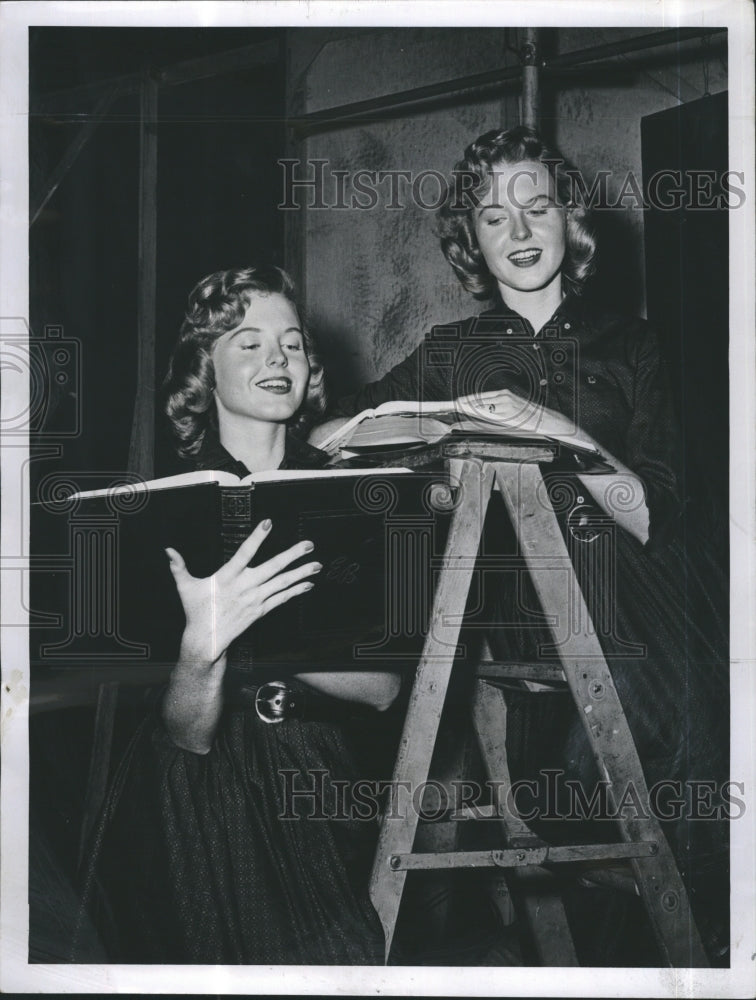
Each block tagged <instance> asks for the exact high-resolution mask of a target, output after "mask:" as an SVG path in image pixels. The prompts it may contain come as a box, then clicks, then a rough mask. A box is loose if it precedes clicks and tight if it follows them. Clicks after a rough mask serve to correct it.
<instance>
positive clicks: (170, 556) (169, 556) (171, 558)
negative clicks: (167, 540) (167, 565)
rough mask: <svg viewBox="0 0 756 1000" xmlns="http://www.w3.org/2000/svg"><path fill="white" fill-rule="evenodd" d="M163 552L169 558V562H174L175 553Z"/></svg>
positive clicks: (165, 550) (166, 550)
mask: <svg viewBox="0 0 756 1000" xmlns="http://www.w3.org/2000/svg"><path fill="white" fill-rule="evenodd" d="M163 551H164V552H165V554H166V555H167V556H168V562H173V553H172V552H169V551H168V549H163Z"/></svg>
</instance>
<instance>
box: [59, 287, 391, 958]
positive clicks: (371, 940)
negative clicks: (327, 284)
mask: <svg viewBox="0 0 756 1000" xmlns="http://www.w3.org/2000/svg"><path fill="white" fill-rule="evenodd" d="M322 380H323V379H322V368H321V366H320V364H319V362H318V360H317V358H316V356H315V353H314V350H313V344H312V341H311V339H310V337H309V335H308V334H307V332H306V330H305V328H304V325H303V323H302V321H301V318H300V315H299V311H298V309H297V306H296V303H295V300H294V292H293V286H292V283H291V280H290V279H289V277H288V276H287V275H286V274H285V273H284V272H283V271H281V270H279V269H278V268H244V269H238V270H230V271H221V272H218V273H216V274H212V275H210V276H208V277H207V278H205V279H204V280H202V281H200V283H199V284H198V285H197V286H196V288H195V289H194V291H193V292H192V293H191V295H190V298H189V308H188V311H187V314H186V318H185V320H184V324H183V326H182V328H181V335H180V337H179V340H178V343H177V345H176V348H175V350H174V352H173V356H172V358H171V363H170V370H169V372H168V376H167V378H166V383H165V391H166V412H167V414H168V417H169V419H170V421H171V424H172V427H173V430H174V432H175V435H176V439H177V445H178V450H179V452H180V453H181V454H182V455H183V456H184V457H185V458H189V459H190V460H191V462H192V463H193V464H194V465H195V466H196V467H197V468H204V469H216V470H220V471H230V472H233V473H236V474H237V475H239V476H245V475H247V474H248V473H249V472H260V471H264V470H267V469H277V468H280V469H292V468H294V469H296V468H304V469H307V468H319V467H321V466H323V465H324V463H325V461H326V460H327V456H326V455H324V454H323V452H319V451H318V450H317V449H316V448H313V447H311V446H310V445H308V444H307V443H306V442H304V441H303V440H302V438H301V436H298V435H301V428H302V426H303V424H304V423H306V421H307V418H308V416H309V415H311V414H312V413H316V414H317V413H318V412H320V411H322V405H323V398H324V397H323V386H322ZM308 411H309V413H308ZM275 532H276V524H275V520H273V523H271V521H270V520H267V521H264V522H262V523H260V524H258V525H257V526H256V527H255V529H254V531H253V532H252V534H251V535H250V536H249V537H248V538H247V539H246V540H245V541H244V542H243V543H242V544H241V546H240V547H239V549H238V551H237V552H236V553H235V554H234V555H233V556H232V557H231V558H230V559H229V561H228V562H227V563H226V564H225V565H223V566H222V567H221V568H220V569H219V570H218V571H217V572H216V573H215V574H213V576H211V577H208V578H204V579H200V578H196V577H193V576H192V575H191V574H190V573H189V571H188V570H187V568H186V565H185V563H184V560H183V558H182V556H181V555H180V553H178V552H176V551H175V550H173V549H168V550H166V551H167V555H168V557H169V559H170V566H171V571H172V574H173V578H174V581H175V584H176V587H177V589H178V594H179V597H180V598H181V602H182V604H183V608H184V612H185V616H186V624H185V627H184V631H183V636H182V640H181V648H180V653H179V657H178V661H177V662H176V664H175V666H174V667H173V670H172V672H171V675H170V679H169V681H168V685H167V688H166V690H165V691H164V692H163V693H162V697H161V699H160V701H159V703H158V704H157V705H156V707H155V708H154V710H153V711H152V712H151V713H150V714H149V715H148V716H147V717H146V718H145V719H144V720H143V721H142V723H141V725H140V726H139V729H138V731H137V733H136V735H135V736H134V737H133V739H132V740H131V743H130V745H129V747H128V750H127V752H126V754H125V756H124V759H123V760H122V762H121V764H120V766H119V769H118V771H117V774H116V775H115V779H114V781H113V783H112V786H111V789H110V792H109V795H108V798H107V802H106V806H105V810H104V814H103V817H102V819H101V822H100V823H99V825H98V828H97V830H96V834H95V838H94V842H93V844H92V845H91V853H90V857H89V863H88V866H87V875H86V880H85V889H84V898H85V906H86V907H87V908H88V909H89V910H90V911H91V912H92V913H93V916H94V918H95V920H96V922H97V926H98V927H99V929H100V932H101V935H102V938H103V942H104V944H105V946H106V949H107V951H108V955H109V958H110V959H111V960H112V961H119V962H140V963H148V962H162V963H165V962H168V963H189V962H191V963H200V964H230V963H249V964H259V963H261V964H265V965H274V964H285V965H289V964H292V965H293V964H330V965H339V964H368V965H373V964H380V963H381V962H382V960H383V945H384V942H383V931H382V928H381V926H380V922H379V920H378V917H377V915H376V913H375V911H374V910H373V907H372V904H371V903H370V900H369V898H368V893H367V879H368V874H369V865H370V862H371V860H372V851H373V847H374V832H375V831H374V829H373V827H372V825H371V824H370V823H366V822H360V821H359V820H358V819H355V818H353V816H352V815H351V814H350V812H349V810H348V807H347V806H345V802H346V799H344V801H340V800H338V795H339V794H341V795H342V796H344V795H346V791H345V790H346V789H347V788H349V787H351V785H352V784H353V783H354V782H355V781H356V780H358V779H362V778H364V777H365V773H364V771H363V770H362V765H361V763H360V758H359V756H358V754H357V752H356V746H357V743H356V742H355V739H354V735H355V729H356V728H364V727H365V726H367V727H368V728H369V727H370V725H371V722H370V721H369V719H370V717H371V715H374V714H375V710H385V709H387V708H388V707H389V706H390V705H391V703H392V701H393V700H394V698H395V697H396V694H397V692H398V688H399V679H398V677H397V675H396V674H393V673H388V672H382V671H380V670H376V671H373V672H371V671H367V672H349V671H346V672H337V671H335V672H331V673H329V672H311V673H306V672H303V673H299V674H297V675H296V676H295V677H293V678H292V677H291V676H289V675H287V676H285V677H283V678H281V681H283V683H284V686H283V687H282V686H281V683H279V682H275V683H270V682H268V683H264V684H261V683H260V680H259V679H257V678H255V675H254V673H253V674H251V675H250V674H249V672H248V671H246V670H235V667H236V666H238V665H237V664H235V663H234V654H233V646H232V643H233V640H234V639H235V638H236V637H237V636H239V635H240V634H241V633H242V632H243V631H244V630H245V629H246V628H247V627H248V626H249V625H250V624H252V623H253V622H254V621H256V620H258V619H260V618H262V617H263V616H264V615H266V614H267V613H268V612H269V611H271V610H272V609H273V608H276V607H278V606H279V605H281V604H283V603H284V602H286V601H289V600H292V599H296V600H306V599H307V594H306V592H307V591H308V590H309V589H310V588H311V587H312V586H313V580H314V579H316V574H317V572H318V571H319V569H320V564H319V563H318V562H316V561H314V560H316V559H317V552H314V551H313V546H312V543H311V542H308V541H302V542H299V543H297V544H296V545H294V546H292V547H291V548H289V549H286V550H285V551H283V552H280V553H279V554H277V555H274V556H273V557H271V558H270V559H268V560H267V561H266V562H263V563H261V564H259V565H257V566H254V567H251V566H250V565H249V564H250V561H251V560H252V558H253V557H254V555H255V553H256V552H257V550H258V548H259V547H260V545H261V544H262V542H263V541H264V540H265V539H266V538H268V537H270V538H271V540H275ZM302 558H305V559H307V561H306V562H304V564H302V565H300V566H298V567H297V568H294V569H292V568H291V566H292V563H294V562H296V561H297V560H301V559H302ZM311 560H312V561H311ZM284 638H285V637H283V636H282V641H284ZM263 679H264V678H263ZM273 723H275V724H273ZM287 775H289V776H291V775H295V778H294V784H293V786H292V785H291V784H290V781H291V779H290V778H289V779H287ZM292 788H295V789H298V790H299V791H300V794H299V795H298V796H295V797H294V798H293V799H292V798H291V794H290V793H291V789H292ZM339 789H340V792H339ZM313 812H314V813H315V814H316V815H314V816H312V815H311V814H312V813H313ZM75 957H76V960H78V961H83V960H86V956H82V955H81V954H76V955H75Z"/></svg>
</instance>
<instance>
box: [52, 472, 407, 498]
mask: <svg viewBox="0 0 756 1000" xmlns="http://www.w3.org/2000/svg"><path fill="white" fill-rule="evenodd" d="M402 472H409V469H402V468H398V467H392V468H389V469H371V470H370V475H371V476H372V475H376V474H381V473H383V474H385V475H390V476H393V475H396V474H397V473H402ZM359 474H360V472H359V470H357V469H330V468H326V469H268V470H266V471H265V472H251V473H250V474H249V475H248V476H245V477H244V478H243V479H240V478H239V476H235V475H234V473H233V472H223V471H221V470H219V469H194V470H192V471H191V472H179V473H178V474H177V475H175V476H164V477H162V478H161V479H149V480H144V479H139V478H138V477H137V476H133V477H130V476H129V477H124V481H123V482H122V483H119V482H116V483H115V484H114V485H112V486H109V487H107V488H106V489H99V490H82V491H81V492H79V493H73V494H71V496H70V497H69V498H68V499H69V500H87V499H90V498H92V497H107V496H114V495H118V494H119V493H143V492H152V491H153V490H171V489H176V488H178V487H182V486H201V485H203V484H204V483H215V484H217V485H218V486H255V485H256V484H257V483H293V482H299V481H301V480H317V479H334V478H339V477H341V476H347V477H348V476H352V477H354V476H358V475H359Z"/></svg>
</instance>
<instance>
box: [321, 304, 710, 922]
mask: <svg viewBox="0 0 756 1000" xmlns="http://www.w3.org/2000/svg"><path fill="white" fill-rule="evenodd" d="M500 389H510V390H512V391H513V392H516V393H517V394H518V395H520V396H523V397H525V398H527V399H531V400H538V401H539V402H540V403H541V404H543V405H545V406H547V407H549V408H550V409H553V410H556V411H559V412H561V413H564V414H566V415H568V416H570V417H571V418H573V419H574V420H575V422H576V424H577V425H578V427H580V428H582V429H583V430H584V431H585V432H587V433H588V434H590V435H591V436H592V437H593V438H594V439H595V440H596V441H597V442H598V443H599V445H602V446H604V447H605V448H606V449H607V450H608V451H609V452H610V453H611V454H612V455H614V456H615V457H616V458H618V459H619V460H620V461H622V462H624V463H625V464H626V465H627V466H628V467H629V468H630V469H632V470H633V471H634V472H636V473H637V474H638V475H639V476H640V477H641V479H642V480H643V483H644V486H645V489H646V495H647V505H648V508H649V512H650V538H649V541H648V542H647V543H646V545H645V546H644V545H642V544H641V543H639V542H638V541H637V540H636V539H635V538H634V537H632V536H631V535H630V534H629V533H627V532H625V531H624V530H622V529H621V528H618V527H616V526H615V525H613V523H610V522H608V520H607V518H606V517H605V516H603V514H602V512H601V511H600V510H599V509H598V507H597V506H596V505H595V504H593V503H592V501H591V498H590V495H589V494H588V495H586V491H585V490H584V489H583V488H582V486H581V485H580V483H579V481H577V480H575V479H574V478H573V479H568V478H564V477H559V476H554V475H551V476H549V475H548V472H547V470H544V471H545V472H546V474H547V482H548V483H549V489H550V492H551V494H552V500H553V503H554V506H555V509H556V511H557V514H558V517H559V519H560V522H561V524H562V527H563V531H564V534H565V539H566V542H567V545H568V549H569V550H570V553H571V556H572V560H573V565H574V568H575V570H576V576H577V578H578V580H579V582H580V586H581V590H582V592H583V595H584V597H585V598H586V602H587V604H588V607H589V610H590V612H591V616H592V619H593V622H594V625H595V626H596V629H597V632H598V634H599V638H600V641H601V645H602V648H603V650H604V653H605V656H606V658H607V661H608V664H609V667H610V670H611V671H612V675H613V678H614V682H615V685H616V687H617V689H618V692H619V695H620V699H621V701H622V704H623V707H624V710H625V713H626V716H627V718H628V722H629V724H630V728H631V730H632V733H633V736H634V739H635V742H636V745H637V747H638V751H639V754H640V757H641V761H642V763H643V767H644V771H645V775H646V779H647V783H648V784H649V785H650V786H653V785H654V784H655V783H657V782H662V781H674V782H681V783H682V784H681V785H680V786H664V792H663V794H661V795H660V798H659V800H658V801H659V803H660V804H661V805H660V809H659V810H658V811H659V812H661V813H662V814H663V815H662V816H660V818H664V814H666V815H669V816H672V814H673V813H674V808H675V807H674V806H673V805H671V795H673V794H674V793H673V787H674V788H675V789H677V788H679V789H680V792H681V794H682V797H683V798H686V797H687V802H688V804H687V807H686V808H684V809H683V810H682V812H683V815H682V816H681V817H679V818H677V817H675V818H674V819H672V820H671V821H670V822H668V823H665V824H664V826H665V829H666V832H667V836H668V837H669V839H670V843H671V846H672V848H673V850H674V852H675V854H676V857H677V860H678V864H679V866H680V868H681V871H682V873H683V875H684V877H685V878H686V879H687V880H688V884H689V888H690V890H691V897H692V901H693V904H694V907H695V908H696V912H697V915H698V918H699V922H701V923H712V924H716V925H718V929H717V930H716V931H713V932H712V936H717V935H719V936H720V937H721V936H722V933H721V930H719V926H723V925H724V924H725V923H726V920H727V915H728V909H729V902H728V878H727V843H728V832H727V823H726V811H725V812H722V810H723V809H724V808H725V803H723V802H722V799H721V797H720V795H719V792H720V790H721V788H722V784H723V782H725V781H726V780H727V777H728V767H729V759H728V752H729V750H728V748H729V722H728V719H729V686H728V679H729V673H728V671H729V647H728V615H727V600H728V591H727V576H726V562H727V556H726V551H727V550H726V533H725V531H723V530H722V524H720V525H716V524H712V523H710V522H707V523H703V521H702V519H701V518H700V517H699V515H698V514H697V511H696V509H695V505H694V504H692V503H690V502H687V498H685V497H683V496H682V495H681V489H680V482H681V477H680V474H679V470H678V462H679V458H680V455H681V449H680V446H679V436H678V433H677V429H676V420H675V417H674V414H673V411H672V407H671V402H670V398H669V395H668V390H667V378H666V374H665V371H664V365H663V363H662V361H661V359H660V356H659V351H658V347H657V342H656V338H655V335H654V333H653V332H652V330H651V329H650V328H649V326H648V325H647V324H646V323H645V322H644V321H643V320H639V319H628V318H626V317H622V316H618V315H612V314H609V313H607V312H605V311H602V310H599V309H597V308H595V307H593V306H592V305H590V304H589V303H588V302H586V301H585V300H584V299H583V298H580V297H576V296H568V297H566V298H565V299H564V301H563V302H562V304H561V306H560V308H559V309H558V310H557V312H556V313H555V314H554V316H553V317H552V319H551V320H550V321H549V322H548V323H547V324H545V326H544V328H543V329H542V330H541V331H539V333H538V334H537V335H535V334H534V331H533V329H532V327H531V326H530V324H529V323H528V322H527V320H525V319H523V318H522V317H521V316H519V315H518V314H516V313H514V312H512V311H511V310H509V309H508V308H507V307H506V306H505V305H504V304H503V303H502V302H501V301H499V303H498V305H497V306H496V307H495V308H493V309H491V310H489V311H487V312H484V313H482V314H481V315H480V316H478V317H471V318H469V319H466V320H463V321H460V322H457V323H453V324H449V325H446V326H443V327H436V328H434V329H433V330H432V331H431V333H430V334H429V335H428V336H427V337H426V338H425V340H424V341H423V342H422V343H421V344H420V346H419V347H418V348H417V349H416V350H415V351H414V352H413V353H412V354H411V355H410V356H409V357H408V358H407V359H405V361H403V362H401V363H400V364H399V365H398V366H396V367H395V368H394V369H393V370H392V371H390V372H389V373H388V374H387V375H386V376H384V377H383V378H382V379H380V380H379V381H378V382H375V383H373V384H372V385H368V386H367V387H365V388H364V389H363V390H361V391H360V392H358V393H356V394H355V395H353V396H350V397H347V398H345V399H343V400H341V401H340V402H339V403H338V405H337V407H336V409H335V411H334V415H350V414H352V413H356V412H359V411H360V410H362V409H366V408H369V407H375V406H378V405H380V404H381V403H382V402H385V401H387V400H389V399H408V400H412V399H425V400H451V399H455V398H457V397H458V396H461V395H465V394H470V393H473V392H484V391H491V390H500ZM578 498H580V499H578ZM619 499H621V498H619ZM702 506H705V505H702ZM576 513H577V514H579V515H581V518H582V519H583V520H585V518H586V517H587V523H588V526H589V528H590V526H591V524H593V525H594V526H596V527H595V531H589V532H588V533H585V532H583V533H581V532H580V531H576V532H575V534H573V533H572V532H571V531H570V530H569V528H568V527H567V524H568V519H570V518H572V516H573V515H575V514H576ZM725 514H726V512H725ZM498 515H500V516H498ZM505 520H506V517H505V515H504V511H503V507H502V505H501V503H500V501H498V503H497V498H495V497H494V499H493V500H492V504H491V508H490V509H489V518H488V522H487V525H486V532H487V549H486V553H487V555H488V556H490V555H491V554H492V553H495V552H501V553H502V558H503V559H504V560H505V561H506V555H505V554H506V553H511V552H512V538H511V533H510V532H511V529H508V528H507V527H505V526H504V525H503V524H502V522H503V521H505ZM570 523H573V524H574V519H572V520H570ZM724 524H725V525H726V518H725V520H724ZM594 534H596V535H597V536H598V537H594V538H593V541H588V540H587V539H588V538H590V537H591V535H594ZM576 536H578V537H576ZM497 546H498V548H497ZM511 579H512V575H511V574H506V573H502V574H499V575H498V578H496V575H495V574H490V575H489V577H488V583H487V584H486V587H487V591H486V594H485V601H486V608H485V611H484V617H485V620H486V621H489V622H490V621H498V622H500V623H502V624H501V625H500V626H499V627H492V628H490V630H489V640H490V644H491V646H492V651H493V654H494V656H495V658H497V659H514V660H518V659H523V660H530V661H535V660H538V659H543V658H546V659H550V660H551V661H552V662H553V659H554V657H555V655H556V653H555V650H554V648H553V645H552V640H551V636H550V634H549V632H548V630H547V629H546V628H545V627H544V624H543V621H542V620H541V621H539V616H538V613H537V612H534V611H533V609H537V607H538V603H537V599H536V597H535V594H534V593H533V591H532V589H531V588H530V587H529V585H528V583H527V582H526V583H525V584H524V585H523V588H522V589H521V590H520V591H519V592H517V591H516V589H515V588H514V587H513V586H512V585H511ZM526 700H527V702H529V703H530V705H531V706H532V703H533V702H534V701H538V700H539V699H533V698H529V699H525V698H520V696H518V695H517V694H512V695H510V696H509V701H510V713H511V718H510V723H511V728H510V730H509V733H508V746H509V751H510V762H511V764H512V769H513V772H514V777H528V778H530V777H532V772H533V769H534V768H535V767H536V763H535V762H537V763H538V765H539V766H540V767H541V768H542V767H543V762H544V760H546V761H548V766H553V767H557V768H562V769H564V770H565V772H566V776H567V777H570V778H574V779H578V780H580V781H581V782H582V783H583V785H584V786H586V787H588V788H590V787H592V786H593V784H594V783H595V781H596V780H597V778H598V775H597V772H596V769H595V765H594V762H593V759H592V754H591V750H590V747H589V744H588V741H587V737H586V735H585V732H584V729H583V724H582V722H581V720H580V719H578V717H577V713H576V712H575V711H574V710H573V709H572V706H569V709H565V711H563V712H561V713H557V714H558V716H559V717H558V718H557V717H556V716H555V714H554V712H553V710H552V709H551V704H550V703H549V702H548V698H547V699H540V701H541V702H544V701H545V702H546V703H547V705H548V706H549V707H547V708H546V709H543V708H542V707H539V706H536V707H528V708H526V707H525V702H526ZM544 748H545V750H546V752H545V753H544V752H542V751H544ZM695 782H707V783H712V784H713V786H714V791H713V793H712V794H711V795H710V794H709V792H708V791H704V792H703V793H702V792H700V791H696V785H695ZM685 783H687V785H686V784H685ZM542 784H543V783H542ZM699 787H702V786H699ZM696 794H698V795H699V796H700V795H702V794H703V800H704V806H703V808H700V807H698V806H696V805H694V804H692V800H693V798H694V797H695V795H696ZM678 797H679V794H678ZM717 810H719V812H717ZM686 812H687V814H688V815H687V816H686ZM691 812H692V814H693V815H692V816H691V815H690V813H691ZM712 815H714V816H718V819H712V818H711V817H712ZM704 816H706V817H707V818H703V817H704ZM553 825H554V824H552V826H553ZM567 826H569V824H567ZM573 827H574V825H573ZM568 832H569V834H570V836H572V835H573V834H574V832H575V831H574V828H573V829H572V830H570V831H568ZM605 834H606V831H605V830H604V831H602V836H603V837H605ZM725 936H726V935H725Z"/></svg>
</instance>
